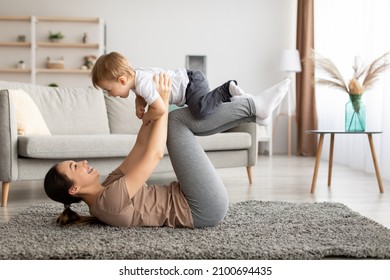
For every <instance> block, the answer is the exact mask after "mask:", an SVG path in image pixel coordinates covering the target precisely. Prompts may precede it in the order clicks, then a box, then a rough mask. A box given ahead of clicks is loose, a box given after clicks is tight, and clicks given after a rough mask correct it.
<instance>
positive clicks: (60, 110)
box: [0, 81, 257, 206]
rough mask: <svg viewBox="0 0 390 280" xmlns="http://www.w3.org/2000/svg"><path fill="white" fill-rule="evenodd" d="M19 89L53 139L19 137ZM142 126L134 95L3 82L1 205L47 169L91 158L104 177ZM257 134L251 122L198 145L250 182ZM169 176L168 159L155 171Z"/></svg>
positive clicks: (0, 101)
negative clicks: (241, 170) (15, 97)
mask: <svg viewBox="0 0 390 280" xmlns="http://www.w3.org/2000/svg"><path fill="white" fill-rule="evenodd" d="M15 89H22V90H24V91H25V92H27V93H28V94H29V96H31V98H32V100H33V101H34V102H33V103H35V104H36V107H37V108H38V109H39V111H40V113H41V115H42V117H43V120H44V122H45V123H46V125H47V128H48V129H49V131H50V135H34V134H33V135H18V130H17V121H16V111H17V110H16V108H15V106H14V104H15V103H14V102H11V99H10V92H9V90H11V92H12V90H15ZM37 111H38V110H37ZM140 125H141V121H140V120H139V119H138V118H137V117H136V116H135V114H134V96H132V95H130V96H129V98H127V99H121V98H112V97H108V96H105V95H104V94H103V93H102V92H101V91H97V90H95V89H82V88H53V87H45V86H38V85H32V84H26V83H17V82H6V81H0V131H1V133H0V162H1V166H0V181H1V182H2V206H6V205H7V200H8V192H9V188H10V185H11V182H13V181H21V180H42V179H43V178H44V176H45V174H46V172H47V171H48V170H49V168H50V167H51V166H52V165H54V164H55V163H57V162H60V161H62V160H68V159H72V160H80V159H87V160H88V161H89V164H90V165H91V166H93V167H95V168H96V169H98V170H99V171H100V173H101V175H102V176H106V175H107V174H108V173H109V172H110V171H112V170H113V169H114V168H115V167H117V166H118V165H119V163H120V162H121V161H122V160H123V158H124V157H125V156H127V154H128V152H129V151H130V149H131V147H132V146H133V144H134V142H135V139H136V133H137V132H138V128H139V126H140ZM256 133H257V129H256V125H255V124H253V123H251V124H245V125H241V126H239V127H236V128H234V129H232V130H230V131H228V133H227V132H224V133H219V134H216V135H212V136H206V137H198V140H199V141H200V143H201V145H202V146H203V147H204V149H205V151H206V152H207V154H208V156H209V158H210V159H211V161H212V162H213V164H214V165H215V167H216V168H224V167H246V168H247V174H248V178H249V182H250V183H252V175H251V166H254V165H255V164H256V160H257V135H256ZM177 141H180V139H178V140H177ZM170 171H172V166H171V163H170V161H169V157H168V155H167V156H165V157H164V158H163V160H162V161H161V162H160V164H159V165H158V167H157V169H156V171H155V172H156V173H157V172H170Z"/></svg>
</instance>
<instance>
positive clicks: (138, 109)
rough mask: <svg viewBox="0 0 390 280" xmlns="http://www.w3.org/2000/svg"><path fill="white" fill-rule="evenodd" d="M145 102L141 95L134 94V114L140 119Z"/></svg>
mask: <svg viewBox="0 0 390 280" xmlns="http://www.w3.org/2000/svg"><path fill="white" fill-rule="evenodd" d="M146 105H147V103H146V101H145V99H143V98H142V97H141V96H139V95H136V98H135V115H136V116H137V117H138V118H139V119H142V118H143V116H144V114H145V107H146Z"/></svg>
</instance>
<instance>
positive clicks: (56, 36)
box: [47, 31, 65, 42]
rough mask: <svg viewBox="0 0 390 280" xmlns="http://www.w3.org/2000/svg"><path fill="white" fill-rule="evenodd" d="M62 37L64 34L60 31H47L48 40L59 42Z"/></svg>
mask: <svg viewBox="0 0 390 280" xmlns="http://www.w3.org/2000/svg"><path fill="white" fill-rule="evenodd" d="M64 37H65V36H64V34H62V33H61V32H57V33H53V32H51V31H49V36H48V37H47V38H48V39H49V41H50V42H59V41H61V40H62V39H64Z"/></svg>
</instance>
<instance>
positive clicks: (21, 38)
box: [16, 35, 26, 43]
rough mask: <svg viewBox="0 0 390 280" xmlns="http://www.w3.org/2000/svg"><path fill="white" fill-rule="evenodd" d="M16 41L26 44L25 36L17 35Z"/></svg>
mask: <svg viewBox="0 0 390 280" xmlns="http://www.w3.org/2000/svg"><path fill="white" fill-rule="evenodd" d="M16 41H17V42H21V43H23V42H26V35H18V36H17V37H16Z"/></svg>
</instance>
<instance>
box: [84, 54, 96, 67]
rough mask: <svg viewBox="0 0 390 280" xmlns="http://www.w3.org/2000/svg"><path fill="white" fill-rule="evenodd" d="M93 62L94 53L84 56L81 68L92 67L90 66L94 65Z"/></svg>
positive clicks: (94, 58)
mask: <svg viewBox="0 0 390 280" xmlns="http://www.w3.org/2000/svg"><path fill="white" fill-rule="evenodd" d="M95 62H96V56H94V55H87V56H84V64H83V66H82V67H81V69H92V67H93V66H94V65H95Z"/></svg>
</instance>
